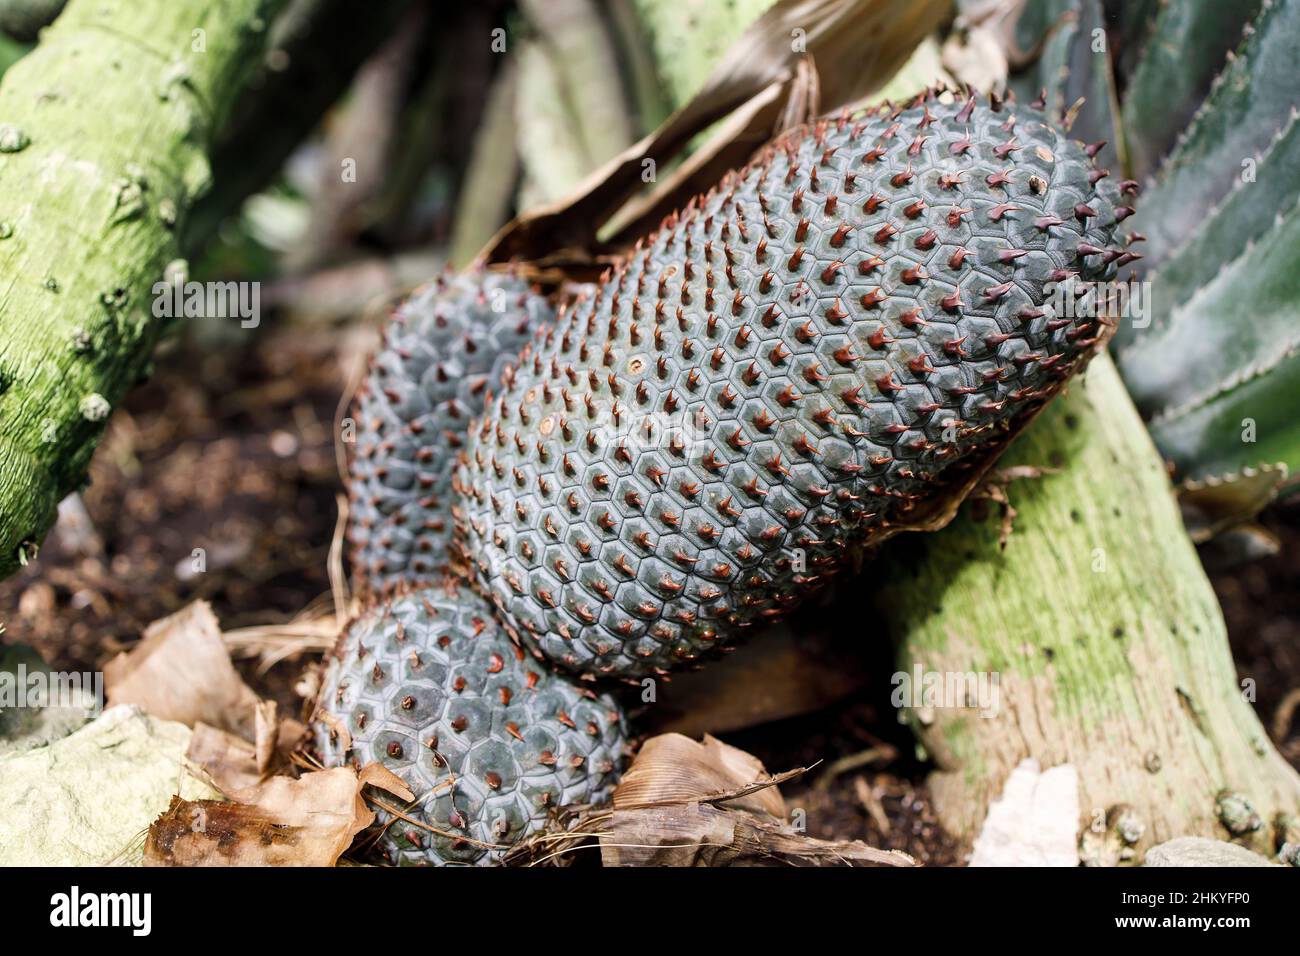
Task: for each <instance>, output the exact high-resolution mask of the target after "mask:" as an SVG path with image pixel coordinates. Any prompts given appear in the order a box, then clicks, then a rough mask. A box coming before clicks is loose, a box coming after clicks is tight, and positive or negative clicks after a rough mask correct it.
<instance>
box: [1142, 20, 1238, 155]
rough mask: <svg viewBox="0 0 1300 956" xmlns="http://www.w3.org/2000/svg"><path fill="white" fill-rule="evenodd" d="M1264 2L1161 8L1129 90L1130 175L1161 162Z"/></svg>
mask: <svg viewBox="0 0 1300 956" xmlns="http://www.w3.org/2000/svg"><path fill="white" fill-rule="evenodd" d="M1262 3H1263V0H1233V2H1232V3H1169V4H1165V5H1164V6H1163V7H1161V8H1160V13H1159V15H1158V17H1157V19H1156V22H1155V24H1154V27H1153V30H1152V34H1151V36H1150V37H1149V38H1147V40H1146V42H1145V43H1143V44H1142V45H1141V47H1140V54H1139V56H1138V59H1137V62H1136V65H1135V66H1134V69H1133V74H1132V76H1131V77H1130V78H1129V81H1128V86H1127V87H1126V89H1125V94H1124V107H1123V110H1122V111H1121V112H1122V118H1123V122H1124V142H1125V144H1126V145H1127V146H1128V155H1129V159H1128V162H1129V166H1128V169H1129V172H1130V175H1132V176H1135V177H1139V178H1140V177H1143V176H1146V175H1148V174H1149V173H1150V172H1151V170H1152V169H1154V168H1155V166H1156V165H1157V164H1158V163H1159V161H1160V157H1161V156H1163V155H1164V154H1165V153H1166V152H1167V151H1168V149H1169V147H1170V146H1171V145H1172V144H1173V142H1174V140H1175V139H1176V138H1177V137H1178V133H1179V132H1180V131H1181V130H1182V129H1183V128H1184V127H1185V126H1186V125H1187V122H1188V121H1189V120H1190V119H1191V118H1192V116H1193V115H1194V114H1195V112H1196V108H1197V106H1198V105H1200V103H1201V101H1202V100H1203V99H1204V97H1205V94H1206V92H1207V91H1208V90H1209V88H1210V84H1211V82H1213V80H1214V77H1215V75H1216V74H1217V73H1218V72H1219V70H1220V68H1221V67H1222V65H1223V61H1224V57H1225V56H1226V54H1227V52H1228V51H1229V50H1230V49H1232V48H1233V47H1235V46H1236V45H1237V43H1238V42H1239V41H1240V40H1241V33H1242V28H1243V27H1244V26H1245V25H1246V24H1247V23H1249V22H1250V21H1251V20H1252V19H1253V18H1254V17H1255V16H1256V14H1258V13H1259V10H1260V7H1261V6H1262Z"/></svg>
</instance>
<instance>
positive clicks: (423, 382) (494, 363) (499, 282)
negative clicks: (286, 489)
mask: <svg viewBox="0 0 1300 956" xmlns="http://www.w3.org/2000/svg"><path fill="white" fill-rule="evenodd" d="M553 318H554V316H553V313H552V311H551V308H550V306H549V305H548V304H547V302H546V300H545V299H544V298H542V297H541V296H539V295H535V294H534V293H533V292H532V291H530V289H529V287H528V285H527V284H526V283H525V282H523V281H522V280H520V279H517V278H514V277H512V276H509V275H504V274H500V273H493V272H485V271H477V272H474V271H471V272H468V273H464V274H461V275H457V276H455V277H454V278H439V279H436V280H434V281H433V282H431V283H429V284H428V285H426V286H424V287H423V288H421V289H419V290H417V291H416V292H415V293H414V294H413V295H412V296H411V298H409V299H408V300H406V301H405V302H403V303H402V304H401V305H400V306H399V307H398V308H397V310H396V312H395V313H394V315H393V317H392V320H391V321H390V322H389V323H388V325H387V327H386V329H385V331H384V344H383V347H382V348H381V350H380V351H379V352H378V353H377V354H376V355H375V357H374V359H373V361H372V362H371V366H370V371H369V374H368V376H367V378H366V381H365V382H364V383H363V385H362V387H361V388H360V389H359V390H358V393H357V399H356V404H355V407H354V410H353V414H352V417H353V419H354V421H355V427H356V446H355V453H354V454H353V456H352V462H351V466H350V476H351V479H350V481H349V498H350V507H351V515H352V518H351V521H350V522H349V532H348V537H349V542H350V544H351V549H352V566H353V569H354V571H355V573H356V575H357V577H358V581H359V584H360V585H361V588H362V590H364V591H367V592H370V593H379V594H389V593H392V592H393V591H394V590H395V589H396V588H397V587H398V586H399V585H402V584H405V585H407V586H409V585H413V584H417V583H420V582H427V581H429V580H431V579H433V578H434V577H435V576H436V575H437V574H438V573H439V572H440V571H442V570H444V568H445V566H446V563H447V544H448V541H449V540H450V537H451V521H450V519H449V511H450V504H451V501H450V498H451V482H452V460H453V458H454V457H455V455H456V453H457V452H458V451H459V450H460V448H461V447H462V445H463V444H464V438H465V429H466V427H467V426H468V424H469V422H470V420H471V419H472V418H473V417H474V416H476V415H478V414H479V413H480V412H482V411H483V404H484V400H485V398H486V396H487V394H488V391H489V389H492V388H493V387H494V386H495V385H496V383H497V382H498V381H499V379H500V377H501V373H502V370H503V369H504V368H505V366H506V364H507V363H508V362H512V361H516V360H517V357H518V353H519V350H520V348H521V347H522V346H523V345H524V344H525V343H526V342H527V341H528V339H529V337H530V336H531V334H532V333H533V332H534V331H535V330H536V329H537V328H538V327H540V326H541V325H543V324H545V323H547V322H549V321H551V320H552V319H553Z"/></svg>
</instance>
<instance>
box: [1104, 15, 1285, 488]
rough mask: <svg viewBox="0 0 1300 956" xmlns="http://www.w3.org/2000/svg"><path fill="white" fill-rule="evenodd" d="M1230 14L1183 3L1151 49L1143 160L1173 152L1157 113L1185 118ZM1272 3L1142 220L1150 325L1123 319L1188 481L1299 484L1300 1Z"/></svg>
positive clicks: (1148, 404) (1120, 343) (1134, 116)
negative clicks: (1160, 72) (1247, 474)
mask: <svg viewBox="0 0 1300 956" xmlns="http://www.w3.org/2000/svg"><path fill="white" fill-rule="evenodd" d="M1175 6H1177V7H1179V8H1191V7H1196V8H1197V10H1196V11H1193V10H1190V9H1180V12H1175V11H1174V9H1173V8H1174V7H1175ZM1228 6H1233V5H1228V4H1223V5H1219V4H1204V5H1199V4H1180V5H1173V4H1171V5H1170V6H1169V7H1168V8H1165V9H1164V10H1163V11H1162V13H1161V17H1160V20H1159V21H1158V23H1157V26H1156V32H1155V34H1154V35H1153V37H1152V38H1151V41H1150V42H1151V43H1152V44H1157V45H1159V46H1160V47H1161V49H1160V50H1158V51H1152V52H1149V53H1148V54H1147V58H1146V60H1145V61H1144V64H1143V65H1142V66H1140V67H1139V69H1138V71H1137V72H1136V73H1135V75H1134V78H1133V83H1132V84H1131V85H1130V88H1129V89H1128V91H1127V92H1126V99H1125V102H1124V105H1123V115H1124V118H1125V121H1126V126H1127V128H1128V132H1129V133H1130V134H1131V136H1132V143H1133V158H1134V161H1135V163H1139V164H1140V163H1141V162H1143V161H1144V158H1143V157H1144V156H1145V158H1146V159H1148V160H1149V159H1150V158H1152V157H1154V156H1155V155H1156V153H1157V152H1158V151H1159V149H1160V148H1161V147H1160V144H1159V142H1158V127H1159V126H1160V125H1161V124H1162V123H1166V122H1167V118H1166V117H1163V116H1162V117H1161V118H1160V119H1159V120H1158V121H1157V120H1156V119H1155V117H1156V116H1157V114H1159V113H1160V112H1161V110H1169V111H1177V110H1178V109H1180V108H1181V107H1179V105H1178V104H1179V102H1180V99H1179V97H1180V95H1186V94H1187V93H1188V92H1190V91H1191V90H1192V88H1193V87H1192V82H1191V75H1190V74H1191V73H1193V72H1196V71H1198V70H1203V69H1205V68H1206V66H1207V61H1208V60H1209V59H1211V58H1212V56H1213V51H1214V49H1215V48H1216V47H1217V46H1219V45H1221V44H1222V43H1223V39H1224V38H1223V37H1222V36H1218V37H1213V36H1212V35H1211V34H1212V33H1213V30H1214V27H1213V26H1212V24H1218V29H1220V30H1227V29H1229V27H1230V26H1231V24H1232V23H1233V22H1234V21H1233V17H1235V16H1236V14H1235V13H1230V12H1229V11H1227V10H1226V9H1221V8H1226V7H1228ZM1247 6H1250V4H1247ZM1257 6H1258V8H1259V9H1258V11H1257V15H1256V16H1255V17H1254V19H1253V20H1252V21H1251V22H1250V23H1249V24H1248V25H1246V26H1245V27H1244V28H1243V30H1242V39H1241V42H1240V44H1239V45H1238V46H1237V47H1236V49H1235V52H1230V53H1227V54H1226V55H1225V60H1226V65H1225V66H1224V68H1223V70H1222V72H1221V73H1220V74H1219V75H1218V77H1217V78H1216V79H1215V80H1214V81H1213V83H1212V84H1211V86H1210V89H1209V92H1208V95H1207V97H1206V99H1205V102H1204V103H1203V104H1202V105H1201V106H1200V107H1199V108H1198V109H1197V110H1196V112H1195V114H1194V115H1193V116H1192V118H1191V121H1190V124H1189V126H1188V127H1187V129H1186V130H1185V131H1184V132H1183V133H1182V134H1181V135H1180V136H1179V137H1178V140H1177V142H1176V143H1175V144H1174V146H1173V148H1172V150H1171V151H1170V153H1169V155H1168V156H1167V157H1166V158H1165V160H1164V161H1163V164H1162V165H1161V166H1160V167H1159V168H1158V169H1156V170H1155V172H1154V173H1153V174H1152V176H1151V177H1150V178H1149V181H1148V183H1147V185H1148V188H1147V190H1146V194H1145V195H1144V196H1142V198H1141V200H1140V201H1139V203H1138V204H1137V205H1138V211H1137V214H1136V215H1135V216H1134V217H1133V218H1132V219H1131V220H1130V223H1131V224H1132V225H1133V226H1134V228H1135V230H1136V232H1137V233H1139V234H1142V235H1144V236H1145V237H1146V238H1147V242H1146V244H1145V245H1144V246H1143V247H1142V250H1143V253H1144V254H1145V255H1146V261H1145V262H1144V263H1143V265H1144V266H1145V269H1146V272H1145V276H1144V278H1146V279H1147V280H1148V282H1147V289H1148V290H1149V295H1150V299H1149V303H1150V313H1149V318H1150V323H1149V325H1147V326H1145V327H1141V328H1139V327H1137V325H1135V324H1134V323H1133V322H1131V321H1129V320H1128V319H1126V320H1125V321H1123V322H1122V323H1121V326H1120V329H1119V332H1118V334H1117V335H1116V337H1115V341H1114V350H1115V356H1116V363H1117V365H1118V366H1119V368H1120V371H1121V373H1122V374H1123V376H1124V380H1125V383H1126V384H1127V386H1128V388H1129V390H1130V392H1131V393H1132V395H1133V397H1134V400H1135V401H1136V402H1137V405H1138V407H1139V408H1140V409H1141V410H1142V412H1143V414H1144V415H1146V416H1147V417H1148V420H1149V427H1150V428H1151V433H1152V436H1153V437H1154V438H1155V440H1156V443H1157V444H1158V445H1159V446H1160V449H1161V451H1162V452H1163V453H1164V454H1165V455H1166V457H1168V458H1169V459H1170V460H1172V461H1173V462H1174V464H1175V465H1176V466H1177V468H1178V470H1179V473H1180V476H1181V477H1184V478H1193V479H1197V478H1206V477H1210V476H1223V475H1232V474H1235V473H1239V472H1241V471H1242V470H1243V469H1244V468H1248V467H1256V468H1258V467H1265V466H1269V465H1272V464H1274V463H1284V464H1286V465H1289V474H1290V478H1289V480H1290V481H1291V482H1292V483H1293V484H1294V482H1295V475H1296V472H1297V470H1298V468H1297V466H1300V422H1298V421H1297V419H1296V416H1295V415H1294V406H1295V398H1296V396H1297V395H1298V394H1300V358H1298V357H1297V349H1298V348H1300V331H1298V330H1297V322H1296V320H1297V317H1300V277H1298V276H1297V274H1296V270H1295V262H1296V260H1297V258H1298V257H1300V130H1298V129H1297V125H1298V124H1297V113H1298V107H1300V91H1297V88H1296V85H1295V83H1294V82H1293V74H1294V70H1295V63H1296V60H1297V57H1298V56H1300V0H1264V2H1263V3H1260V4H1258V5H1257ZM1210 7H1214V8H1216V9H1214V10H1211V9H1209V8H1210ZM1202 8H1203V9H1202ZM1197 17H1200V18H1203V19H1202V21H1200V22H1195V21H1196V18H1197ZM1173 47H1176V48H1177V50H1178V52H1177V54H1173V53H1170V52H1169V49H1168V48H1173ZM1162 58H1168V60H1169V62H1168V64H1167V65H1166V66H1165V68H1164V69H1165V71H1166V72H1167V73H1169V74H1170V75H1171V76H1172V74H1174V73H1182V72H1185V73H1187V76H1186V77H1184V78H1183V79H1178V80H1174V79H1169V80H1167V81H1164V82H1162V81H1159V78H1158V77H1157V76H1156V75H1155V73H1154V72H1151V73H1150V74H1149V75H1148V74H1147V73H1146V71H1155V69H1156V66H1157V64H1158V63H1159V61H1160V60H1161V59H1162ZM1189 63H1190V64H1191V66H1189V65H1188V64H1189ZM1180 90H1181V91H1182V93H1181V94H1180V92H1179V91H1180ZM1139 98H1145V99H1139ZM1161 104H1163V105H1161ZM1144 150H1145V151H1146V152H1145V153H1144Z"/></svg>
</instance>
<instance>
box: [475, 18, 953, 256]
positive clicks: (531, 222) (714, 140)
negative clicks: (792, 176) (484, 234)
mask: <svg viewBox="0 0 1300 956" xmlns="http://www.w3.org/2000/svg"><path fill="white" fill-rule="evenodd" d="M950 9H951V3H950V0H780V2H778V3H776V4H774V5H773V6H772V7H771V8H770V9H769V10H768V11H767V12H766V13H764V14H763V15H762V16H761V17H759V19H758V20H756V21H755V22H754V23H752V24H751V25H750V26H749V27H748V28H747V29H746V30H745V32H744V33H743V34H741V36H740V38H739V39H738V40H737V41H736V43H735V44H733V46H732V47H731V48H730V49H729V50H728V51H727V52H726V54H724V55H723V57H722V59H721V60H720V61H719V62H718V64H717V66H716V67H715V68H714V69H713V71H712V72H711V73H710V75H709V78H708V80H707V81H706V83H705V84H704V86H703V88H702V89H701V90H700V91H699V93H697V94H696V95H695V96H694V97H693V98H692V99H691V101H690V102H689V103H687V104H686V105H685V106H683V107H682V108H681V109H679V110H677V111H676V112H675V113H673V115H672V116H670V117H669V118H668V119H667V120H666V121H664V123H663V124H662V125H661V126H660V127H659V129H657V130H655V132H653V133H652V134H650V135H649V136H647V137H645V138H644V139H642V140H641V141H640V142H637V143H634V144H633V145H632V146H630V147H629V148H628V149H626V150H624V151H623V152H622V153H620V154H619V155H618V156H616V157H614V158H613V159H612V160H610V161H609V162H608V163H606V164H605V165H604V166H602V167H601V168H600V169H598V170H596V171H595V172H594V173H592V174H591V175H590V176H589V177H587V179H586V180H584V181H583V183H582V184H581V185H580V186H579V187H578V189H577V190H576V192H575V193H574V194H573V195H572V196H569V197H567V198H565V199H563V200H561V201H560V202H557V203H553V204H550V205H547V206H543V207H540V208H538V209H534V210H530V211H529V212H527V213H526V214H524V215H522V216H519V217H517V218H516V219H515V220H514V221H513V222H511V223H510V224H508V225H507V226H506V227H505V228H504V229H502V230H501V232H499V233H498V234H497V235H496V236H495V237H494V238H493V240H492V241H491V242H490V243H489V244H488V247H487V248H486V249H485V250H484V251H483V252H482V253H480V257H481V258H483V259H485V260H486V261H489V262H504V261H508V260H510V259H523V260H528V261H541V262H545V263H546V264H548V265H557V264H560V263H566V264H568V265H569V266H571V267H577V266H580V265H583V264H585V265H588V266H593V265H598V264H599V263H600V261H601V259H602V257H603V256H607V255H608V254H609V253H610V252H611V251H612V250H613V249H617V248H618V247H619V245H620V243H623V242H625V241H626V240H627V238H628V237H629V236H635V235H637V234H639V233H640V232H641V231H643V227H644V224H645V223H647V222H650V223H653V222H657V221H658V217H660V216H661V215H663V214H664V213H666V212H668V211H670V210H671V209H673V208H676V207H677V206H679V205H681V203H682V202H683V201H684V198H685V197H686V196H689V195H691V194H694V193H697V192H700V191H702V190H704V189H707V188H708V187H710V186H712V185H713V184H714V183H715V182H716V181H717V178H718V177H719V176H720V175H721V173H722V172H723V171H725V170H726V169H730V168H732V167H735V166H739V165H741V164H743V163H744V161H745V159H746V158H747V157H748V156H749V155H750V154H751V153H752V152H753V150H754V149H755V148H756V147H757V146H759V145H760V144H762V143H763V142H765V141H766V140H767V139H769V138H770V137H771V135H772V133H773V132H774V131H775V130H776V128H777V127H778V125H779V123H780V119H781V117H782V115H783V112H784V110H785V106H786V102H787V101H788V100H789V99H790V96H791V94H792V92H793V93H795V94H796V95H800V96H805V97H806V96H807V93H808V87H807V85H806V83H805V84H804V85H801V86H798V87H797V88H796V85H795V78H796V74H797V72H798V64H799V63H800V62H805V63H806V62H807V61H806V59H805V57H807V58H809V59H815V61H816V67H817V72H818V79H819V87H820V103H821V106H822V108H823V109H828V110H831V109H835V108H838V107H839V106H841V105H843V104H845V103H849V102H852V101H854V100H856V99H859V98H860V97H862V96H864V95H865V94H867V93H869V92H870V91H871V90H873V89H875V88H877V87H879V86H880V85H882V84H883V83H884V82H885V81H886V80H888V79H889V77H890V76H892V75H893V73H894V71H895V70H897V69H898V67H899V66H900V65H901V64H902V63H903V62H904V61H905V60H906V59H907V57H908V56H909V55H910V54H911V52H912V50H913V48H914V47H915V46H916V44H917V43H918V42H920V40H921V38H922V37H924V36H925V35H926V34H927V33H928V32H930V31H931V30H932V29H933V28H934V27H935V26H936V25H937V24H938V22H939V21H940V19H941V18H942V17H943V16H944V15H945V14H947V13H948V12H949V10H950ZM794 38H799V40H800V41H801V42H800V43H796V42H792V41H793V40H794ZM797 47H801V48H797ZM742 108H743V112H742V114H741V116H742V118H741V120H740V121H739V122H732V123H730V124H728V125H727V126H725V127H723V128H721V129H719V130H718V131H716V132H715V133H714V135H712V136H710V138H709V140H708V142H707V143H705V144H704V145H703V146H701V147H700V148H699V149H698V150H697V152H696V154H695V155H694V156H692V162H691V171H690V172H689V173H687V174H682V173H679V174H677V175H674V176H672V177H670V178H669V180H667V181H666V182H664V183H662V184H660V185H659V187H657V188H656V189H655V190H654V191H653V193H652V196H653V198H651V199H647V200H643V201H642V202H641V203H640V204H639V206H638V212H636V213H634V214H633V216H632V218H631V219H630V220H629V219H628V217H626V216H625V217H622V221H623V222H624V223H625V225H624V226H623V227H622V228H621V230H620V234H619V235H618V236H616V237H614V238H613V239H611V241H610V242H609V243H608V244H602V243H600V242H598V241H597V234H598V232H599V230H600V229H601V227H602V226H603V225H604V224H605V223H607V222H608V221H609V219H610V217H611V216H613V215H614V213H616V212H617V211H618V210H619V209H620V207H622V206H623V204H624V203H625V202H627V200H629V199H630V198H632V197H633V196H634V195H636V194H637V193H638V192H639V191H640V190H641V188H642V186H643V185H644V183H643V181H642V179H641V176H642V172H643V165H642V163H643V160H644V159H645V158H647V157H652V158H653V159H654V161H655V163H656V164H657V165H658V166H660V167H661V168H667V166H668V164H669V163H670V162H671V161H672V159H674V158H675V157H676V156H678V154H680V153H681V152H682V151H683V149H684V148H685V147H686V145H687V144H688V143H689V142H690V141H691V140H692V138H693V137H695V136H696V135H697V134H698V133H700V132H701V131H703V130H705V129H707V128H708V127H710V126H711V125H712V124H714V123H716V122H717V121H718V120H720V119H722V118H723V117H725V116H727V115H728V114H729V113H732V112H733V111H734V110H739V109H742Z"/></svg>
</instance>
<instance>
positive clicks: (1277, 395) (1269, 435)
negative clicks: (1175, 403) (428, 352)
mask: <svg viewBox="0 0 1300 956" xmlns="http://www.w3.org/2000/svg"><path fill="white" fill-rule="evenodd" d="M1297 395H1300V355H1297V354H1296V353H1295V352H1294V351H1293V352H1292V353H1291V354H1290V355H1289V356H1288V357H1286V358H1285V359H1283V360H1282V361H1280V362H1278V363H1277V364H1276V365H1275V366H1272V367H1271V368H1267V369H1263V370H1260V371H1259V372H1257V373H1256V374H1255V375H1254V376H1253V377H1251V378H1249V379H1248V380H1246V381H1244V382H1243V383H1241V384H1240V385H1237V386H1235V387H1233V388H1232V389H1231V390H1230V391H1227V392H1225V393H1224V394H1222V395H1219V396H1216V397H1215V398H1213V399H1211V400H1209V401H1206V402H1204V403H1203V404H1200V405H1197V406H1195V407H1189V408H1187V409H1185V410H1183V411H1181V412H1180V414H1178V415H1176V416H1171V417H1169V418H1166V419H1163V420H1161V421H1158V422H1153V423H1151V426H1150V427H1151V435H1152V437H1153V438H1154V439H1155V441H1156V444H1157V445H1158V446H1159V447H1160V450H1161V451H1162V452H1163V453H1164V454H1165V456H1166V457H1167V458H1169V459H1170V460H1171V461H1173V462H1174V464H1175V465H1177V466H1178V468H1179V469H1180V471H1182V472H1183V473H1185V474H1188V475H1190V476H1193V477H1196V476H1203V475H1212V474H1232V473H1234V472H1236V471H1238V470H1240V469H1242V468H1243V467H1248V466H1250V465H1253V464H1255V463H1257V462H1283V463H1286V464H1288V465H1289V466H1290V473H1289V477H1288V487H1294V485H1295V482H1296V474H1295V463H1296V462H1300V430H1297V427H1296V416H1295V400H1296V396H1297ZM1247 419H1250V421H1249V422H1247V421H1246V420H1247ZM1243 423H1245V424H1243ZM1251 424H1253V425H1254V428H1255V434H1256V435H1257V441H1256V442H1254V443H1248V442H1245V441H1243V435H1244V434H1247V432H1246V429H1247V427H1248V426H1249V425H1251Z"/></svg>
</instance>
